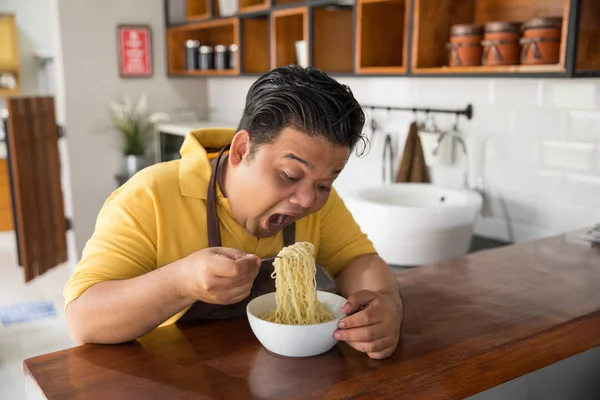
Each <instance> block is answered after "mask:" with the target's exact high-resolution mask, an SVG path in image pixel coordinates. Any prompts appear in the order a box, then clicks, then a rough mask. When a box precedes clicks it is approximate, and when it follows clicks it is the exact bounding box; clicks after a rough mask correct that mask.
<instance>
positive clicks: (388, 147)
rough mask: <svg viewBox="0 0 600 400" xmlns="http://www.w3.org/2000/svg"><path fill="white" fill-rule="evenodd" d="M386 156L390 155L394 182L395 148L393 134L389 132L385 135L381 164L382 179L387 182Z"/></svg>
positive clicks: (390, 171)
mask: <svg viewBox="0 0 600 400" xmlns="http://www.w3.org/2000/svg"><path fill="white" fill-rule="evenodd" d="M386 156H387V157H389V167H388V168H389V175H390V183H393V182H394V149H393V147H392V136H391V135H390V134H389V133H388V134H387V135H385V142H384V144H383V160H382V165H381V172H382V179H383V183H385V175H386V167H385V159H386Z"/></svg>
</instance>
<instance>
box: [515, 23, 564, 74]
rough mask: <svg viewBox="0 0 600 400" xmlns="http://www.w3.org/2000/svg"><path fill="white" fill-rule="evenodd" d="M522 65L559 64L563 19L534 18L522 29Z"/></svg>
mask: <svg viewBox="0 0 600 400" xmlns="http://www.w3.org/2000/svg"><path fill="white" fill-rule="evenodd" d="M521 30H522V31H523V37H522V38H521V41H520V42H521V45H522V46H523V50H522V51H521V63H522V64H557V63H558V62H559V61H560V38H561V31H562V18H560V17H557V18H534V19H531V20H529V21H527V22H525V23H524V24H523V27H522V28H521Z"/></svg>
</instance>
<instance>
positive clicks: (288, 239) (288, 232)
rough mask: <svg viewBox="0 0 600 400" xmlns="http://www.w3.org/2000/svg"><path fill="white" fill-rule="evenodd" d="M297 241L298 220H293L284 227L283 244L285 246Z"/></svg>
mask: <svg viewBox="0 0 600 400" xmlns="http://www.w3.org/2000/svg"><path fill="white" fill-rule="evenodd" d="M294 243H296V222H292V223H291V224H289V225H288V226H286V227H285V228H283V245H284V246H285V247H287V246H291V245H293V244H294Z"/></svg>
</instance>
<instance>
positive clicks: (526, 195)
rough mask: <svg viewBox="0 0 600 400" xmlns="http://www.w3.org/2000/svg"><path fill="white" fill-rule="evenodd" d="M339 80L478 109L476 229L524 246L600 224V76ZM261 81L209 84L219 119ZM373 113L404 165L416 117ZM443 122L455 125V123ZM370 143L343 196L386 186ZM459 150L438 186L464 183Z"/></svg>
mask: <svg viewBox="0 0 600 400" xmlns="http://www.w3.org/2000/svg"><path fill="white" fill-rule="evenodd" d="M337 79H338V80H339V81H340V82H342V83H345V84H348V85H349V86H350V87H351V89H352V91H353V92H354V95H355V96H356V98H357V99H358V100H359V102H361V103H363V104H376V105H384V106H387V105H389V106H410V105H417V106H422V107H447V108H462V107H464V106H466V104H467V103H471V104H472V105H473V107H474V117H473V119H472V120H471V121H467V120H466V119H464V118H461V119H460V123H459V131H460V132H459V133H458V134H460V135H461V136H462V137H463V138H464V139H465V141H466V142H467V146H468V151H469V167H470V174H469V175H470V182H471V185H474V184H475V182H476V181H477V179H479V178H483V180H484V184H485V188H486V206H485V210H484V212H483V213H482V216H481V217H480V218H479V222H478V225H477V229H476V231H477V233H479V234H481V235H485V236H488V237H492V238H498V239H502V240H509V241H523V240H530V239H534V238H539V237H543V236H549V235H554V234H557V233H560V232H564V231H567V230H573V229H580V228H585V227H588V226H591V225H593V224H595V223H598V222H600V79H585V80H584V79H580V80H567V79H547V80H544V79H529V78H526V79H483V78H477V79H475V78H470V79H464V78H451V79H446V78H372V77H365V78H349V77H339V78H337ZM254 80H255V78H232V79H229V78H209V79H208V90H209V99H208V100H209V107H210V110H211V118H213V119H216V120H225V121H231V122H233V123H237V122H238V120H239V116H240V115H241V112H242V108H243V105H244V100H245V96H246V92H247V90H248V88H249V87H250V85H251V84H252V83H253V81H254ZM367 114H368V116H369V118H370V116H371V112H370V111H369V110H367ZM373 115H374V117H375V118H376V120H377V121H378V122H379V125H380V126H381V127H382V129H383V130H385V131H386V132H389V133H391V134H392V135H393V136H394V139H395V144H396V147H397V152H396V153H397V154H396V158H395V160H394V165H395V166H396V167H397V166H398V164H399V160H400V157H401V156H402V150H403V145H404V140H405V138H406V133H407V130H408V125H409V123H410V122H411V120H412V113H410V112H408V113H399V114H394V113H392V114H388V113H386V112H375V113H374V114H373ZM419 116H420V117H421V118H422V117H423V115H422V114H420V115H419ZM435 120H436V122H437V123H438V124H439V125H440V126H441V127H442V128H446V129H449V128H450V127H451V124H452V122H453V121H454V118H453V117H451V116H442V115H440V116H436V118H435ZM367 125H368V124H367ZM367 133H368V134H369V135H370V130H369V129H367ZM370 139H371V144H370V149H369V152H368V153H367V154H366V155H363V156H361V157H352V158H351V160H350V162H349V163H348V166H347V167H346V169H345V170H344V171H343V172H342V174H341V176H340V177H339V178H338V180H337V182H336V188H337V190H338V191H339V192H340V194H342V196H344V195H345V194H347V193H348V192H349V191H351V190H354V189H355V188H358V187H362V186H365V185H371V184H376V183H379V182H381V181H382V157H381V156H382V148H383V147H382V145H383V140H384V135H383V134H378V135H375V136H374V137H371V138H370ZM455 151H456V154H457V157H455V159H456V162H457V164H456V165H452V166H438V167H434V170H433V171H432V176H433V179H434V183H436V184H440V185H446V186H452V187H460V186H461V184H462V174H463V171H464V165H465V164H464V163H463V159H462V157H461V156H460V154H459V153H460V149H459V148H458V147H457V148H456V149H455Z"/></svg>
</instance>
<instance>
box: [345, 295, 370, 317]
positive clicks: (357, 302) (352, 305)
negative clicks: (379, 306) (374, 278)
mask: <svg viewBox="0 0 600 400" xmlns="http://www.w3.org/2000/svg"><path fill="white" fill-rule="evenodd" d="M376 297H377V293H375V292H372V291H370V290H361V291H358V292H356V293H354V294H353V295H352V296H350V297H349V298H348V300H347V301H346V304H344V306H343V307H342V310H341V311H342V312H343V313H344V314H346V315H347V314H352V313H354V312H356V311H358V310H360V309H361V308H362V307H364V306H366V305H367V304H369V302H371V301H372V300H373V299H375V298H376Z"/></svg>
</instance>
